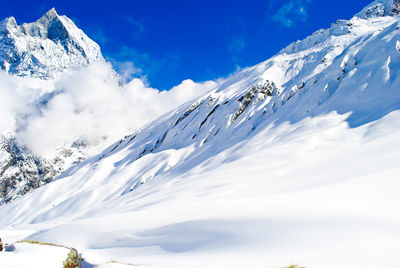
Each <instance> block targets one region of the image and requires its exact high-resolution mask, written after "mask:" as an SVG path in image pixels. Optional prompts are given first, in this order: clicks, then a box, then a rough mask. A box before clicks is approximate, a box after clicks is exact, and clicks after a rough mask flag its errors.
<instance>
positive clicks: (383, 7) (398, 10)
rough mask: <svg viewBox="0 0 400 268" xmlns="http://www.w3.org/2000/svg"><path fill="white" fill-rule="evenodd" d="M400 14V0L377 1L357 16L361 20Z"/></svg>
mask: <svg viewBox="0 0 400 268" xmlns="http://www.w3.org/2000/svg"><path fill="white" fill-rule="evenodd" d="M399 14H400V0H375V1H374V2H372V3H371V4H369V5H368V6H366V7H365V8H364V9H363V10H361V12H359V13H358V14H357V15H356V16H357V17H360V18H364V19H365V18H372V17H384V16H397V15H399Z"/></svg>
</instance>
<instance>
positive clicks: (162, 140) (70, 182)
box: [0, 1, 400, 268]
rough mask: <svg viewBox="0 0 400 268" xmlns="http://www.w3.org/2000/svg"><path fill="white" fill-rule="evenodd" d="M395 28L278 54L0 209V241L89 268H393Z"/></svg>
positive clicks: (383, 25) (336, 35) (308, 43)
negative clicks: (45, 247) (61, 249)
mask: <svg viewBox="0 0 400 268" xmlns="http://www.w3.org/2000/svg"><path fill="white" fill-rule="evenodd" d="M379 3H382V1H381V2H379ZM385 3H386V2H385ZM390 15H393V14H392V13H391V14H390ZM399 29H400V19H399V17H396V16H373V17H365V18H361V17H360V16H356V17H354V18H353V19H351V20H349V21H344V20H340V21H338V22H336V23H335V24H333V25H332V26H331V27H330V28H329V29H326V30H320V31H318V32H316V33H314V34H313V35H312V36H310V37H308V38H306V39H305V40H303V41H298V42H296V43H293V44H291V45H289V46H288V47H287V48H285V49H283V50H282V51H281V52H280V53H279V54H277V55H276V56H274V57H272V58H271V59H269V60H267V61H265V62H262V63H260V64H258V65H256V66H253V67H249V68H246V69H244V70H242V71H240V72H238V73H236V74H234V75H232V76H230V77H228V78H226V79H224V80H223V81H219V82H218V86H217V87H216V88H215V89H214V90H212V91H210V92H207V93H206V94H204V95H203V96H201V97H199V98H197V99H195V100H192V101H189V102H187V103H185V104H183V105H181V106H180V107H178V108H177V109H175V110H174V111H172V112H169V113H167V114H164V115H163V116H161V117H159V118H158V119H156V120H154V121H152V122H151V123H148V124H147V125H145V126H144V127H142V128H141V129H140V130H138V131H135V132H134V133H132V134H131V135H127V136H125V137H124V138H123V139H121V140H119V141H117V142H115V143H114V144H112V145H111V146H110V147H108V148H107V149H106V150H104V151H103V152H102V153H101V154H99V155H97V156H95V157H92V158H90V159H87V160H86V161H84V162H82V163H80V164H79V165H77V166H75V167H72V168H70V169H69V170H68V171H67V172H65V173H63V174H62V175H61V176H59V177H58V179H56V180H55V181H53V182H52V183H49V184H47V185H45V186H43V187H41V188H39V189H37V190H35V191H33V192H31V193H29V194H27V195H26V196H24V197H22V198H20V199H19V200H15V201H13V202H11V203H9V204H7V205H5V206H3V207H1V208H0V226H1V227H2V228H4V229H5V231H3V232H5V233H6V234H8V235H9V237H10V239H11V240H12V237H13V236H14V237H19V238H23V237H28V239H32V240H39V241H45V242H53V243H57V244H63V245H68V246H73V247H75V248H77V249H78V251H79V252H82V254H83V257H84V258H85V259H86V260H87V261H88V262H89V263H93V264H96V263H105V262H107V261H110V260H118V261H121V262H129V263H133V264H135V265H146V266H147V267H283V266H288V265H290V264H295V263H297V264H299V265H300V266H304V267H371V268H372V267H395V266H396V265H397V263H398V240H399V239H400V232H399V230H398V224H399V223H400V217H399V214H398V213H397V211H398V210H399V208H400V207H399V204H400V197H399V195H398V190H397V189H398V187H399V184H400V181H399V174H400V166H399V165H398V163H399V161H400V135H399V134H400V111H399V110H400V87H399V85H400V75H399V72H400V52H399V49H398V47H399V45H398V43H399V41H400V30H399ZM1 232H2V230H0V234H1ZM1 261H2V259H1V255H0V263H1Z"/></svg>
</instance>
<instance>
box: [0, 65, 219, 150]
mask: <svg viewBox="0 0 400 268" xmlns="http://www.w3.org/2000/svg"><path fill="white" fill-rule="evenodd" d="M28 85H29V86H28ZM215 87H216V83H215V82H211V81H210V82H204V83H195V82H193V81H192V80H185V81H183V82H182V83H181V84H180V85H178V86H175V87H173V88H172V89H171V90H169V91H159V90H157V89H154V88H150V87H148V86H147V85H146V83H145V81H143V80H141V79H139V78H134V79H132V80H131V81H130V82H129V83H127V84H124V85H122V86H121V85H120V80H119V79H118V78H117V76H116V74H115V72H114V71H113V69H112V67H111V66H110V65H109V64H107V63H96V64H92V65H90V66H88V67H86V68H84V69H82V70H79V71H78V72H76V73H73V74H70V75H64V76H63V77H62V78H60V79H59V80H58V81H53V82H51V81H49V82H45V81H35V80H31V79H24V78H17V77H10V76H9V75H8V74H6V73H4V72H1V73H0V116H1V121H0V131H1V133H2V134H3V135H4V134H5V133H15V135H16V137H17V140H18V141H20V142H21V143H22V144H25V145H26V146H27V147H28V148H29V149H31V150H32V151H33V152H34V153H35V154H37V155H39V156H42V157H52V156H53V155H54V154H55V153H56V149H57V148H59V147H61V146H65V145H67V146H68V145H71V144H72V143H73V142H74V141H76V140H78V139H83V140H85V141H87V142H88V143H89V145H90V146H92V147H93V148H97V147H99V146H103V147H104V146H105V145H109V144H110V143H112V142H114V141H115V140H117V139H119V138H121V137H122V136H124V135H126V134H130V133H132V132H133V131H135V130H137V129H138V128H140V127H141V126H143V125H144V124H146V123H148V122H150V121H151V120H154V119H156V118H157V117H158V116H160V115H162V114H164V113H166V112H168V111H169V110H171V109H173V108H175V107H177V106H178V105H180V104H182V103H184V102H187V101H189V100H191V99H193V98H195V97H198V96H200V95H202V94H204V93H206V92H207V91H209V90H211V89H213V88H215Z"/></svg>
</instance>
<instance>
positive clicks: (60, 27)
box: [0, 8, 104, 79]
mask: <svg viewBox="0 0 400 268" xmlns="http://www.w3.org/2000/svg"><path fill="white" fill-rule="evenodd" d="M102 60H104V59H103V57H102V55H101V51H100V47H99V45H97V44H96V43H95V42H94V41H93V40H91V39H90V38H89V37H87V35H86V34H85V33H84V32H83V31H82V30H80V29H78V28H77V27H76V25H75V24H74V23H73V22H72V20H70V19H69V18H68V17H66V16H60V15H58V14H57V12H56V10H55V9H54V8H53V9H51V10H49V11H48V12H46V14H44V15H43V16H42V17H41V18H40V19H39V20H37V21H35V22H32V23H24V24H22V25H18V24H17V22H16V20H15V18H14V17H9V18H7V19H5V20H4V21H2V22H1V23H0V68H1V69H4V70H5V71H6V72H8V73H10V74H14V75H18V76H31V77H36V78H41V79H51V78H55V77H57V76H58V75H59V74H60V73H62V72H64V71H68V70H74V69H77V68H80V67H82V66H84V65H87V64H89V63H92V62H95V61H102Z"/></svg>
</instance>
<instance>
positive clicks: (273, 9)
mask: <svg viewBox="0 0 400 268" xmlns="http://www.w3.org/2000/svg"><path fill="white" fill-rule="evenodd" d="M278 3H281V5H278ZM310 3H311V0H288V1H283V2H278V1H272V2H271V3H270V5H269V9H268V13H269V14H270V13H273V15H272V17H271V19H272V20H274V21H275V22H278V23H280V24H282V25H283V26H285V27H288V28H291V27H293V26H294V25H295V23H296V22H299V21H301V22H305V21H307V20H308V18H309V17H308V12H307V7H308V5H309V4H310Z"/></svg>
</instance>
